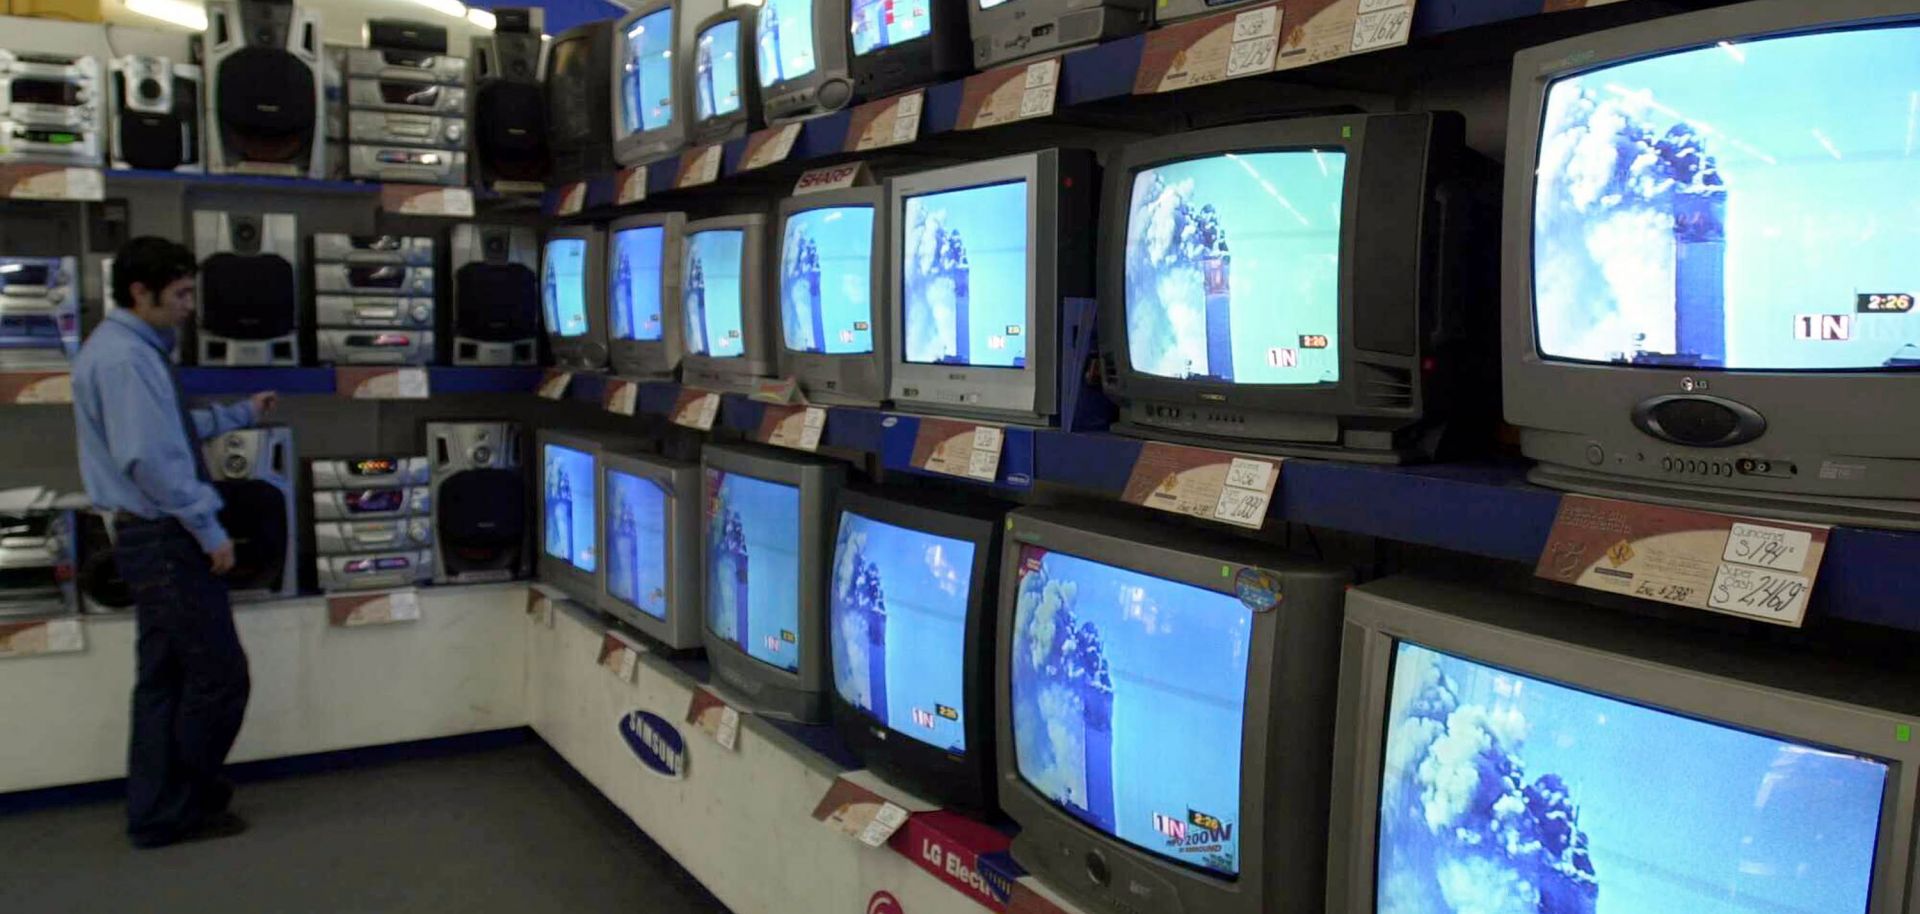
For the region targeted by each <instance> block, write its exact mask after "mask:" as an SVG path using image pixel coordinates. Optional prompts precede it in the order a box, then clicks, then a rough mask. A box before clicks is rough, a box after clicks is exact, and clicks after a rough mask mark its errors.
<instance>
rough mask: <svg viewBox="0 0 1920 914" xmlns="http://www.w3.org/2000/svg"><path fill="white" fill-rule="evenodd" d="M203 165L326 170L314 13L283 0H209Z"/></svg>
mask: <svg viewBox="0 0 1920 914" xmlns="http://www.w3.org/2000/svg"><path fill="white" fill-rule="evenodd" d="M206 48H207V52H206V55H207V57H206V67H207V111H208V120H209V124H208V130H207V156H206V158H207V167H208V170H209V171H211V172H213V173H215V174H225V173H230V172H251V173H264V174H278V175H287V176H293V177H299V176H302V175H304V176H307V177H312V178H323V177H326V155H325V153H326V143H325V141H324V137H323V135H322V134H321V132H320V112H321V110H322V105H323V104H324V99H323V95H324V93H325V86H324V85H323V84H322V81H321V79H320V70H321V59H320V15H319V14H318V13H317V12H314V11H312V10H310V9H308V8H307V7H305V6H301V5H299V4H295V3H292V2H290V0H209V2H208V3H207V35H206Z"/></svg>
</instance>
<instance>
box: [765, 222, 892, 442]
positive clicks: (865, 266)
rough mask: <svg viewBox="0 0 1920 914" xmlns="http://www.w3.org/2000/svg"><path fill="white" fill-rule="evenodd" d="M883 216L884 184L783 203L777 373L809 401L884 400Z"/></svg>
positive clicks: (867, 402) (869, 402) (866, 402)
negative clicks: (797, 384)
mask: <svg viewBox="0 0 1920 914" xmlns="http://www.w3.org/2000/svg"><path fill="white" fill-rule="evenodd" d="M886 214H887V193H886V189H885V188H882V187H854V188H848V189H846V190H835V191H823V192H820V193H813V194H807V195H805V196H800V197H788V198H786V199H784V200H781V201H780V267H779V273H778V274H777V281H778V283H779V294H780V350H779V360H780V374H781V375H782V376H783V377H791V378H794V379H795V380H797V381H799V382H800V388H801V390H803V391H804V392H805V393H806V395H807V399H809V400H813V401H815V402H818V403H841V404H850V405H875V404H878V403H880V402H882V401H884V400H886V399H887V327H886V321H885V316H886V309H885V308H878V309H876V308H875V307H874V303H875V302H879V301H882V300H884V299H885V297H886V288H887V285H886V276H887V270H886V263H887V258H886V256H885V252H886V243H887V242H886V239H887V218H886ZM876 253H878V254H879V256H875V255H876Z"/></svg>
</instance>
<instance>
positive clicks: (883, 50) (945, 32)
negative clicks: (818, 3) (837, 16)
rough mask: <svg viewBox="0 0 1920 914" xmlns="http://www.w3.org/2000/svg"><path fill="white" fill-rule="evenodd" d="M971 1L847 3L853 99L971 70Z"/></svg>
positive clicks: (869, 0)
mask: <svg viewBox="0 0 1920 914" xmlns="http://www.w3.org/2000/svg"><path fill="white" fill-rule="evenodd" d="M970 2H971V0H848V3H849V11H848V15H849V17H850V19H851V20H852V21H851V23H850V31H851V33H852V39H853V40H852V44H851V50H852V52H853V59H852V60H851V61H850V66H851V67H852V71H853V94H854V98H855V100H857V101H869V100H872V99H876V98H883V97H885V96H888V95H892V94H894V93H896V92H903V91H906V90H907V89H911V88H914V87H915V86H925V85H931V84H933V83H937V82H942V81H945V80H948V79H953V78H955V77H958V76H962V75H964V74H966V73H967V72H968V71H969V70H971V69H972V63H973V47H972V42H973V36H972V35H971V34H970V33H969V32H968V31H967V6H968V4H969V3H970Z"/></svg>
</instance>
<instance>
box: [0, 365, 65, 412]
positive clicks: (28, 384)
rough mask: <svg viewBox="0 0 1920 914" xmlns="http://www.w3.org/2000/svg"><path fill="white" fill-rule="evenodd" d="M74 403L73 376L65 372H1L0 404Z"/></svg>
mask: <svg viewBox="0 0 1920 914" xmlns="http://www.w3.org/2000/svg"><path fill="white" fill-rule="evenodd" d="M72 402H73V375H70V374H68V373H66V372H64V371H8V372H0V403H12V404H14V405H16V406H30V405H38V404H57V403H72Z"/></svg>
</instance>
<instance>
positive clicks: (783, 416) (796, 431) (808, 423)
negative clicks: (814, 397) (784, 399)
mask: <svg viewBox="0 0 1920 914" xmlns="http://www.w3.org/2000/svg"><path fill="white" fill-rule="evenodd" d="M826 427H827V411H826V409H825V408H823V407H819V406H785V407H775V406H770V407H767V409H766V410H765V412H764V413H762V415H761V418H760V434H759V436H758V437H759V439H760V440H761V441H762V442H764V443H767V444H771V445H774V446H775V447H785V448H793V449H794V450H799V451H817V450H819V449H820V436H821V434H822V433H823V432H825V431H826Z"/></svg>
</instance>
